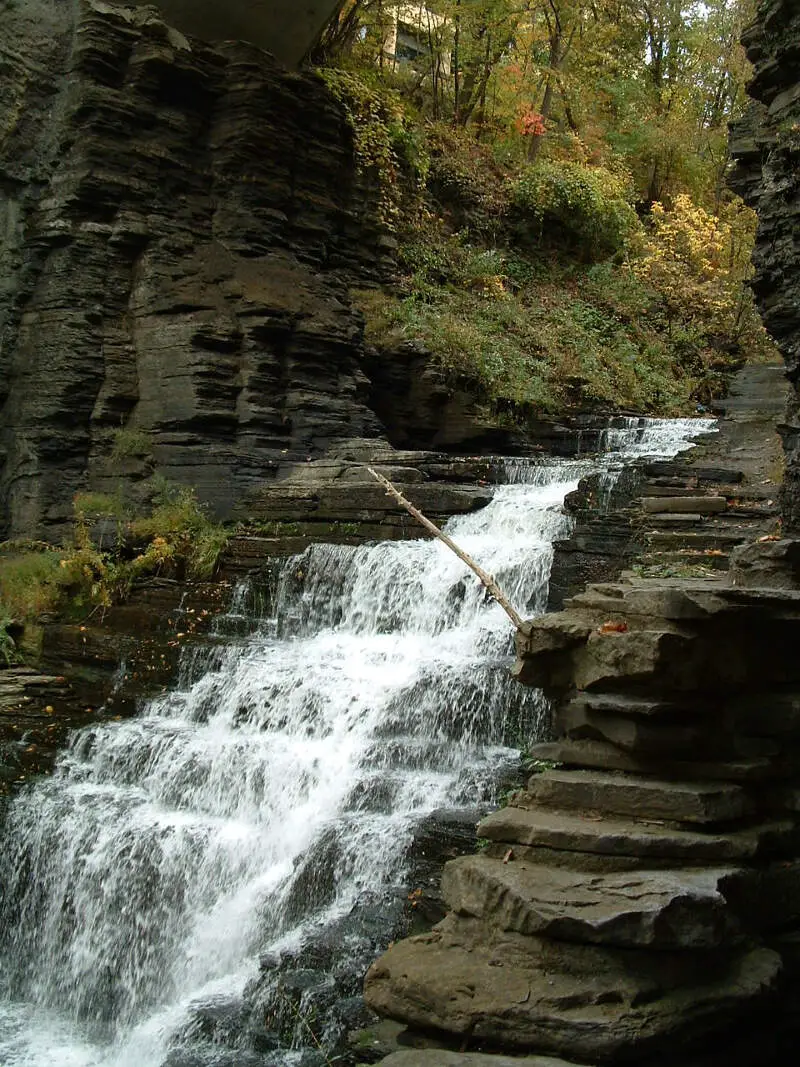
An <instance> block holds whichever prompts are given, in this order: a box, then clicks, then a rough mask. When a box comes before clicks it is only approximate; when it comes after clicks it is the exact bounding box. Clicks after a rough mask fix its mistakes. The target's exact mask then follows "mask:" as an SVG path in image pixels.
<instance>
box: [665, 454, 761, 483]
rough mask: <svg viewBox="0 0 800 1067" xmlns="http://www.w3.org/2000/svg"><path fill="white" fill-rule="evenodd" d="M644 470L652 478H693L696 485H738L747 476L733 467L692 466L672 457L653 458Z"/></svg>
mask: <svg viewBox="0 0 800 1067" xmlns="http://www.w3.org/2000/svg"><path fill="white" fill-rule="evenodd" d="M644 472H645V474H646V475H647V476H648V477H651V478H661V477H665V478H682V479H684V480H688V479H692V480H693V484H696V485H701V484H702V483H703V482H705V483H706V484H708V485H737V484H739V483H740V482H743V481H744V478H745V474H744V471H741V470H736V469H735V468H732V467H703V466H690V465H689V464H685V463H684V464H681V463H676V462H675V461H674V460H670V459H659V460H653V461H651V462H650V463H647V464H645V466H644Z"/></svg>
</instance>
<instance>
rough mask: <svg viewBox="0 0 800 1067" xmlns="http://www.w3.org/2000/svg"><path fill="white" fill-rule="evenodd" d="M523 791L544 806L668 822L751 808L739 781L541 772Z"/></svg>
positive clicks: (704, 819)
mask: <svg viewBox="0 0 800 1067" xmlns="http://www.w3.org/2000/svg"><path fill="white" fill-rule="evenodd" d="M528 794H529V795H530V796H531V797H532V798H533V801H534V802H536V803H539V804H544V805H545V806H547V807H555V808H566V809H573V808H578V809H580V810H581V811H600V812H609V813H611V814H613V815H624V816H629V817H631V818H639V819H665V820H668V821H669V822H691V823H721V822H726V823H730V822H734V821H735V820H737V819H741V818H742V817H743V816H745V815H747V814H748V813H749V811H750V810H751V804H750V801H749V798H748V796H747V794H746V793H745V791H744V790H743V789H742V787H741V786H739V785H733V784H731V783H725V782H675V781H662V780H659V779H653V778H642V777H637V776H635V775H631V774H614V773H613V772H609V771H589V770H549V771H544V772H543V773H541V774H535V775H533V776H532V777H531V778H530V779H529V781H528ZM523 798H524V794H523ZM518 803H520V802H519V801H518ZM522 804H524V799H523V800H522Z"/></svg>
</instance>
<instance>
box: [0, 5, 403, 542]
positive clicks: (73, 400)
mask: <svg viewBox="0 0 800 1067" xmlns="http://www.w3.org/2000/svg"><path fill="white" fill-rule="evenodd" d="M0 24H1V26H2V28H1V29H0V231H2V233H3V241H2V243H0V338H1V344H0V462H2V468H1V469H0V537H2V536H9V535H11V536H20V535H34V534H36V535H41V534H45V535H46V536H47V535H56V534H57V533H58V532H59V530H60V528H61V527H62V526H63V524H64V523H65V522H66V521H67V520H68V519H69V517H70V515H71V509H72V496H73V494H74V493H75V492H76V491H77V490H80V489H83V488H87V487H91V488H93V489H96V490H100V491H106V492H115V491H117V489H118V487H119V485H120V484H121V483H124V486H125V491H126V493H131V492H132V489H131V487H135V486H136V485H137V484H138V485H139V487H140V489H139V492H140V495H142V494H144V492H145V490H144V488H142V487H143V486H145V485H146V484H147V483H148V479H149V477H150V475H151V474H152V472H153V471H154V470H157V471H159V472H160V473H162V474H164V475H165V476H166V477H167V478H169V479H171V480H173V481H177V482H181V483H184V484H191V485H194V486H196V487H197V489H198V491H199V494H200V496H201V497H202V498H203V499H205V500H207V501H209V502H210V503H211V504H212V505H213V507H214V508H215V509H216V510H217V511H218V512H220V513H224V512H226V511H227V510H228V508H229V507H230V505H231V503H232V502H233V500H234V499H235V498H237V497H238V496H239V495H240V494H241V492H242V491H243V490H245V489H246V488H248V487H249V486H250V485H252V484H253V483H254V482H255V481H257V480H258V479H261V478H263V477H264V476H265V475H267V474H269V472H270V470H274V468H275V467H276V464H277V462H278V461H279V460H280V459H281V457H283V456H285V455H287V454H288V455H289V456H290V457H291V456H292V455H294V456H295V457H299V456H302V457H303V458H305V455H306V454H307V453H311V452H319V451H321V450H323V449H324V448H325V447H326V445H327V444H328V442H330V441H331V440H333V439H337V438H343V437H352V436H370V435H375V434H377V433H378V432H379V431H380V425H379V423H378V421H377V419H376V417H375V416H374V415H373V413H372V411H371V410H370V408H369V407H368V406H367V403H366V400H365V397H366V387H367V382H366V378H365V377H364V375H363V373H362V371H361V368H360V357H361V322H360V317H359V316H358V314H357V313H356V312H355V311H354V310H353V308H352V307H351V305H350V302H349V299H348V295H347V280H348V278H352V276H353V275H359V274H361V275H363V274H369V275H370V276H371V277H374V276H375V275H376V273H378V274H379V273H380V269H381V262H382V261H381V256H382V252H381V248H382V243H381V242H382V240H383V238H382V234H381V232H380V231H379V229H378V227H377V224H375V223H374V222H373V221H371V220H373V219H374V218H375V214H374V212H372V211H371V210H370V196H369V193H368V191H367V190H365V189H364V188H363V187H362V186H360V185H359V183H358V181H357V180H356V179H355V177H354V173H355V171H354V164H353V154H352V139H351V136H350V132H349V129H348V127H347V125H346V122H345V120H344V117H343V115H342V113H341V110H340V109H339V107H338V106H337V105H336V104H335V102H334V101H333V100H332V99H331V97H330V96H329V94H328V92H327V90H326V89H325V87H324V85H323V84H322V83H321V82H320V81H319V80H318V79H317V78H315V76H314V75H312V74H307V75H297V74H289V73H287V72H285V71H283V70H281V69H280V68H278V67H277V66H276V65H275V64H274V63H273V61H272V60H271V58H270V57H269V56H268V55H267V54H266V53H265V52H262V51H260V50H258V49H256V48H254V47H252V46H248V45H244V44H227V45H220V46H217V47H215V48H210V47H207V46H204V45H202V44H199V43H198V42H196V41H193V40H192V41H190V40H188V39H187V38H185V37H184V36H182V35H181V34H180V33H178V32H177V31H175V30H174V29H171V28H170V27H168V26H166V25H165V24H164V23H163V22H162V21H160V20H159V19H158V18H157V17H156V16H155V14H154V13H153V11H152V9H147V8H144V9H141V8H137V9H130V8H126V7H122V6H117V5H115V4H113V3H106V2H104V0H74V2H73V0H70V2H68V3H65V2H63V0H31V2H27V3H25V4H22V5H4V6H3V8H2V10H1V11H0ZM133 495H134V496H135V495H136V492H135V490H134V491H133Z"/></svg>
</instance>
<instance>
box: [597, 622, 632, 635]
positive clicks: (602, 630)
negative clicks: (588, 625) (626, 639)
mask: <svg viewBox="0 0 800 1067" xmlns="http://www.w3.org/2000/svg"><path fill="white" fill-rule="evenodd" d="M597 632H598V633H599V634H604V635H605V634H626V633H627V632H628V624H627V622H615V621H614V620H613V619H608V620H606V622H604V623H602V625H600V626H598V627H597Z"/></svg>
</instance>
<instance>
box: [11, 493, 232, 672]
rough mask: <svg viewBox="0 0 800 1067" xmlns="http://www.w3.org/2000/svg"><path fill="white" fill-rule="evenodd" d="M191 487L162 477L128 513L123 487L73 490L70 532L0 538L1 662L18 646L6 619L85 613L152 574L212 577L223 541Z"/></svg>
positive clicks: (116, 599)
mask: <svg viewBox="0 0 800 1067" xmlns="http://www.w3.org/2000/svg"><path fill="white" fill-rule="evenodd" d="M228 537H229V534H228V531H227V530H226V529H225V528H224V527H222V526H220V525H219V524H217V523H215V522H213V521H212V520H211V519H210V518H209V516H208V515H207V513H206V511H205V509H204V507H203V506H202V505H201V504H200V503H199V502H198V500H197V498H196V496H195V494H194V492H193V491H192V490H191V489H185V488H182V487H178V486H172V485H170V484H168V483H164V484H162V485H161V486H159V487H158V489H157V492H156V493H155V496H154V502H153V507H152V509H151V511H150V513H149V514H148V515H144V516H142V515H138V516H137V515H133V514H131V512H130V509H129V508H128V507H127V506H126V505H125V503H124V501H123V499H122V495H121V493H120V494H118V495H116V496H108V495H105V494H101V493H79V494H78V495H77V496H76V497H75V516H74V521H73V525H72V536H71V538H70V539H69V540H68V542H67V543H65V544H64V546H63V547H61V548H58V547H54V546H53V545H50V544H46V543H44V542H30V541H18V542H14V541H7V542H4V543H3V544H0V661H2V660H3V659H5V660H6V661H9V660H10V657H11V656H12V655H14V654H16V648H15V646H14V644H13V642H12V639H11V637H10V635H9V633H8V623H9V622H10V620H12V619H13V620H14V621H15V622H16V623H26V622H31V621H34V620H36V619H39V618H40V617H41V616H43V615H47V614H49V613H51V612H60V613H64V612H67V613H68V614H69V616H70V617H72V618H84V617H86V616H87V615H89V614H90V613H92V612H93V611H95V610H97V609H100V610H102V609H105V608H108V607H111V606H112V605H113V604H116V603H120V602H121V601H124V600H125V598H126V597H127V596H128V595H129V593H130V591H131V589H132V588H133V586H134V585H135V584H136V582H140V581H143V580H144V579H147V578H152V577H166V578H184V577H185V578H190V579H195V580H206V579H210V578H211V577H212V576H213V574H214V571H215V570H216V567H217V563H218V560H219V557H220V556H221V554H222V552H223V551H224V549H225V545H226V544H227V541H228Z"/></svg>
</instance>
